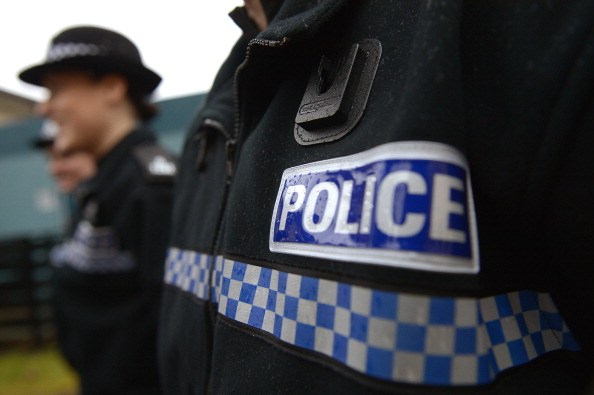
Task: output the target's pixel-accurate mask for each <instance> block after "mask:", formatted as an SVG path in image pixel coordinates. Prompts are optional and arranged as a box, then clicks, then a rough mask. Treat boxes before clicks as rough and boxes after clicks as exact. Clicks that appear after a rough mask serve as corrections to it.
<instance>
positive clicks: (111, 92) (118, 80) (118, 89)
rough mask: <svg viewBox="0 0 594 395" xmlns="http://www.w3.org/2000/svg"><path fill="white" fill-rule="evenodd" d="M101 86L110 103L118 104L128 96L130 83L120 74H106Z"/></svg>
mask: <svg viewBox="0 0 594 395" xmlns="http://www.w3.org/2000/svg"><path fill="white" fill-rule="evenodd" d="M101 86H102V88H103V90H104V91H105V97H106V98H107V100H108V101H109V102H110V103H118V102H120V101H122V100H124V99H126V97H127V95H128V81H127V80H126V79H125V78H124V77H123V76H121V75H119V74H106V75H104V76H103V78H101Z"/></svg>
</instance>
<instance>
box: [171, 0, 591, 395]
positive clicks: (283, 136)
mask: <svg viewBox="0 0 594 395" xmlns="http://www.w3.org/2000/svg"><path fill="white" fill-rule="evenodd" d="M593 21H594V5H593V4H592V3H591V2H588V1H579V2H572V3H567V2H552V3H551V2H548V3H542V2H540V1H529V2H522V3H521V4H519V3H514V4H508V3H500V2H496V3H488V2H462V1H424V2H408V3H405V2H395V1H373V0H372V1H367V2H358V1H352V0H351V1H349V0H325V1H297V0H289V1H286V2H284V4H283V6H282V8H281V10H280V11H279V13H278V14H277V17H276V19H275V20H273V21H272V22H271V24H270V26H269V27H268V29H266V30H265V31H263V32H262V33H260V34H259V35H258V37H256V38H255V39H254V40H252V41H251V42H250V43H249V45H248V48H247V55H246V60H245V62H243V64H242V65H241V67H239V68H238V70H237V74H236V77H235V90H236V92H237V95H236V97H235V99H236V106H237V117H236V120H237V127H236V129H235V134H233V137H234V138H235V144H234V148H235V155H234V156H233V158H232V159H233V163H232V164H231V165H230V169H231V171H230V172H229V174H230V179H229V180H230V181H229V189H228V191H227V196H228V197H227V199H226V200H225V206H224V208H223V211H224V214H223V221H222V224H221V225H220V226H219V227H218V228H216V230H217V232H218V233H219V234H220V240H221V241H220V243H219V248H218V249H216V250H214V252H213V256H209V255H208V253H206V252H204V251H202V252H200V251H199V252H200V254H194V255H191V253H190V252H188V251H184V250H183V247H184V246H183V245H182V246H180V248H179V250H178V251H176V253H177V254H178V255H176V256H170V258H169V262H170V263H172V265H171V266H170V269H168V270H169V273H170V274H171V277H170V278H175V275H176V274H178V273H180V272H179V270H178V269H179V268H182V267H184V264H186V262H205V263H208V262H214V264H211V265H210V266H208V265H207V266H206V267H208V268H209V270H210V272H209V273H207V274H209V277H208V276H207V277H206V278H207V280H206V282H205V284H206V285H208V281H212V286H211V288H210V290H211V291H212V294H208V293H207V294H204V297H203V299H202V303H205V304H207V305H210V306H211V307H212V308H216V310H217V315H216V318H215V320H214V327H213V328H212V335H211V336H212V339H213V345H212V358H211V363H210V364H209V365H206V367H205V369H207V371H208V372H209V374H210V379H209V380H210V386H211V390H212V391H213V392H214V393H234V392H243V393H370V392H387V393H406V394H427V393H436V394H441V393H460V394H465V393H472V394H477V393H478V394H480V393H490V394H491V393H500V394H509V393H521V394H527V393H534V394H542V393H552V394H556V393H580V392H581V391H582V390H583V389H584V387H585V385H586V383H587V382H588V380H589V379H590V377H589V373H590V372H591V365H592V349H593V346H594V344H593V343H592V341H593V340H592V339H594V337H592V333H593V330H594V320H593V319H592V318H591V314H590V312H591V310H592V308H593V303H594V302H593V301H594V295H593V292H594V291H593V288H592V287H591V283H592V279H593V277H594V268H593V267H592V265H590V264H589V262H591V261H592V258H593V257H594V234H593V233H592V232H588V231H587V229H591V228H592V227H593V226H594V216H593V215H592V210H591V209H590V202H591V201H592V200H593V198H594V187H593V186H592V183H591V182H589V180H591V179H592V178H593V176H594V174H593V171H594V170H593V169H594V163H592V161H593V160H594V156H593V155H592V153H591V147H592V146H593V143H594V141H593V139H594V136H593V135H592V133H591V129H592V126H593V123H594V120H593V119H592V114H594V111H593V110H594V108H593V102H592V92H593V88H594V86H593V80H592V77H591V76H592V74H591V70H592V67H593V66H594V50H593V48H594V41H593V40H594V37H593V36H592V34H591V32H592V27H593V26H592V25H593ZM211 230H212V229H211ZM181 277H183V276H181ZM166 278H167V277H166ZM177 278H179V277H177ZM171 283H173V284H183V282H181V281H179V280H176V281H171ZM187 283H188V282H186V284H187ZM178 288H180V289H182V290H183V289H184V287H183V285H178ZM190 291H191V288H190ZM198 298H199V297H198ZM190 320H191V318H190V317H188V318H187V321H186V322H189V321H190ZM201 340H202V339H201ZM188 358H191V356H188Z"/></svg>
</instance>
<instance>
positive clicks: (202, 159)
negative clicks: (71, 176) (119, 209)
mask: <svg viewBox="0 0 594 395" xmlns="http://www.w3.org/2000/svg"><path fill="white" fill-rule="evenodd" d="M247 42H248V41H247V40H246V39H245V38H244V37H242V38H240V39H239V41H238V42H237V43H236V44H235V46H234V48H233V49H232V51H231V53H230V54H229V57H228V58H227V60H226V61H225V63H224V64H223V65H222V66H221V69H220V70H219V72H218V74H217V76H216V78H215V80H214V82H213V86H212V88H211V90H210V92H209V94H208V96H207V98H206V99H205V102H204V103H203V104H202V106H201V108H200V109H199V111H198V112H197V114H196V116H195V119H194V121H193V122H192V126H191V128H190V129H189V131H188V134H187V136H186V141H185V144H184V150H183V153H182V157H181V159H180V172H179V177H178V180H177V182H176V186H175V202H174V209H173V226H172V235H171V243H170V246H172V247H175V248H181V249H185V250H192V251H197V252H200V253H205V254H213V253H214V251H215V249H216V241H217V234H218V229H219V225H220V222H221V218H222V215H223V203H224V201H225V198H226V193H227V161H226V154H225V146H226V143H227V142H228V141H230V140H232V133H233V129H234V115H235V109H234V105H233V103H234V93H233V78H234V73H235V69H236V68H237V67H238V66H239V65H240V64H241V62H243V59H244V56H245V48H246V46H247ZM162 303H163V306H162V313H161V318H160V327H159V371H160V375H161V380H162V385H163V391H164V392H165V393H172V394H174V393H179V394H181V393H204V392H205V391H206V388H207V385H208V379H209V374H208V373H209V370H208V367H209V366H210V358H211V347H212V341H211V335H210V334H211V332H212V325H213V323H212V316H214V313H215V311H216V310H215V309H214V308H213V306H212V305H211V304H210V303H208V302H204V301H200V300H198V299H197V298H193V297H190V296H188V295H187V294H186V293H185V292H182V291H181V290H180V289H178V288H173V287H169V286H166V291H165V293H164V296H163V302H162Z"/></svg>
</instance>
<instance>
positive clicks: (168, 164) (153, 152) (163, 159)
mask: <svg viewBox="0 0 594 395" xmlns="http://www.w3.org/2000/svg"><path fill="white" fill-rule="evenodd" d="M134 157H135V158H136V160H138V162H139V163H140V166H141V167H142V170H143V174H144V177H145V178H146V179H147V180H149V181H151V182H171V181H173V179H174V178H175V176H176V175H177V161H176V159H175V158H174V157H173V155H171V154H170V153H169V152H167V150H165V149H164V148H163V147H161V146H160V145H158V144H154V143H152V144H144V145H140V146H138V147H136V148H134Z"/></svg>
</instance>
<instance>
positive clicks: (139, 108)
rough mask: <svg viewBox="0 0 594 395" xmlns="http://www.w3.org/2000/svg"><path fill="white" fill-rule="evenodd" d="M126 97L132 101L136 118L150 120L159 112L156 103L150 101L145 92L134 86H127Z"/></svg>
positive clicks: (144, 120)
mask: <svg viewBox="0 0 594 395" xmlns="http://www.w3.org/2000/svg"><path fill="white" fill-rule="evenodd" d="M128 98H129V99H130V101H131V102H132V105H133V106H134V109H135V110H136V114H137V115H138V118H140V120H141V121H143V122H148V121H150V120H151V119H153V118H154V117H155V116H156V115H157V114H158V113H159V109H158V108H157V105H156V104H154V103H152V102H151V101H150V100H149V97H148V96H147V95H146V94H144V93H140V92H139V91H138V90H136V89H134V87H129V88H128Z"/></svg>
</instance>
